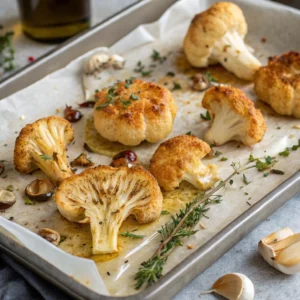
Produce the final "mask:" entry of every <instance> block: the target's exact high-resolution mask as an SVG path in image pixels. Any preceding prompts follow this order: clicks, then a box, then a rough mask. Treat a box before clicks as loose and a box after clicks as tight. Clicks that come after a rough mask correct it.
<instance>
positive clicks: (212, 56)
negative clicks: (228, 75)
mask: <svg viewBox="0 0 300 300" xmlns="http://www.w3.org/2000/svg"><path fill="white" fill-rule="evenodd" d="M246 34H247V23H246V20H245V17H244V15H243V12H242V10H241V9H240V8H239V7H238V6H237V5H236V4H234V3H231V2H218V3H216V4H214V5H213V6H212V7H210V8H209V9H208V10H206V11H204V12H202V13H200V14H198V15H196V16H195V17H194V19H193V20H192V22H191V25H190V27H189V29H188V32H187V34H186V36H185V39H184V44H183V47H184V51H185V54H186V56H187V59H188V60H189V62H190V63H191V64H192V65H193V66H194V67H207V66H208V65H210V64H216V63H218V62H219V63H220V64H221V65H223V67H224V68H225V69H227V70H228V71H230V72H232V73H234V74H235V75H236V76H237V77H239V78H241V79H245V80H252V79H253V75H254V73H255V71H256V70H257V69H258V68H259V67H260V66H261V64H260V62H259V61H258V60H257V59H256V58H255V57H254V56H253V55H252V53H251V51H250V50H249V48H248V47H247V45H246V44H245V42H244V38H245V35H246Z"/></svg>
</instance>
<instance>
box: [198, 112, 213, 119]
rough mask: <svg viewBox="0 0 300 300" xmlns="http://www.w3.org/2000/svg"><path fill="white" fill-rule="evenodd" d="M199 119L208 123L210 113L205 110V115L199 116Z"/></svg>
mask: <svg viewBox="0 0 300 300" xmlns="http://www.w3.org/2000/svg"><path fill="white" fill-rule="evenodd" d="M200 117H201V118H202V119H203V120H205V121H209V120H211V116H210V113H209V111H208V110H207V111H206V113H205V114H200Z"/></svg>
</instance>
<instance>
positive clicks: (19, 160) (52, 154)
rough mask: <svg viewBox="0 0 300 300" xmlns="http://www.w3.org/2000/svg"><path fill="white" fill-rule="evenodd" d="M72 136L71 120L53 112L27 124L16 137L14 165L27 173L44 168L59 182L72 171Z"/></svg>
mask: <svg viewBox="0 0 300 300" xmlns="http://www.w3.org/2000/svg"><path fill="white" fill-rule="evenodd" d="M73 139H74V132H73V128H72V125H71V123H70V122H68V121H67V120H65V119H63V118H60V117H54V116H52V117H48V118H43V119H40V120H37V121H36V122H34V123H32V124H27V125H26V126H25V127H24V128H23V129H22V130H21V132H20V134H19V136H18V137H17V139H16V144H15V151H14V165H15V169H16V170H17V171H18V172H20V173H25V174H28V173H31V172H33V171H35V170H37V169H41V170H42V171H43V172H44V173H45V174H46V175H47V176H48V177H49V178H50V179H51V180H52V181H53V182H55V183H58V184H59V183H60V182H61V181H63V180H64V179H65V178H67V177H69V176H71V175H73V173H72V171H71V169H70V166H69V163H68V160H67V156H66V144H69V143H70V142H71V141H72V140H73Z"/></svg>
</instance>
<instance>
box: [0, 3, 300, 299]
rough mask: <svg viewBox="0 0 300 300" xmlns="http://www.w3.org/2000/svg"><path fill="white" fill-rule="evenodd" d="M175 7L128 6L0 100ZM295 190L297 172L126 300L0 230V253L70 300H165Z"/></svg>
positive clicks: (21, 78)
mask: <svg viewBox="0 0 300 300" xmlns="http://www.w3.org/2000/svg"><path fill="white" fill-rule="evenodd" d="M175 2H176V0H164V1H161V0H144V1H140V2H138V3H137V4H134V5H132V6H130V7H129V8H127V9H125V10H123V11H122V12H120V13H119V14H117V15H115V16H113V17H111V18H109V19H107V20H105V21H104V22H102V23H100V24H98V25H96V26H95V27H93V28H91V29H90V30H88V31H87V32H85V33H83V34H81V35H79V36H77V37H75V38H73V39H71V40H69V41H67V42H66V43H64V44H62V45H61V46H59V47H57V48H56V49H54V50H53V51H51V52H50V53H48V54H46V55H45V56H44V57H41V58H39V59H38V60H36V61H35V62H34V63H33V64H31V65H30V66H28V67H26V68H23V69H21V70H19V71H18V72H17V73H15V74H13V76H10V77H8V78H6V79H5V80H4V81H2V83H0V99H1V98H4V97H7V96H8V95H10V94H12V93H14V92H16V91H18V90H20V89H22V88H25V87H26V86H28V85H30V84H32V83H34V82H35V81H37V80H39V79H40V78H42V77H44V76H45V75H47V74H49V73H50V72H53V71H55V70H57V69H59V68H62V67H64V66H65V65H66V64H68V63H69V62H70V61H71V60H73V59H74V58H76V57H78V56H79V55H81V54H83V53H85V52H87V51H89V50H91V49H93V48H96V47H98V46H99V41H101V43H100V44H102V45H105V46H110V45H112V44H113V43H115V42H116V41H118V40H119V39H120V38H121V37H123V36H124V35H126V34H128V33H129V32H130V31H131V30H133V29H134V28H136V27H137V26H138V25H140V24H144V23H148V22H153V21H155V20H157V19H158V18H159V17H160V16H161V15H162V14H163V12H164V11H165V10H166V9H167V8H168V7H170V6H171V5H172V4H173V3H175ZM299 191H300V171H298V172H296V173H295V174H294V175H293V176H291V177H290V178H289V179H287V180H286V181H285V182H283V183H282V184H281V185H279V186H278V187H277V188H276V189H274V190H273V191H272V192H270V193H269V194H268V195H266V196H265V197H264V198H263V199H262V200H260V201H259V202H258V203H256V204H255V205H253V206H252V207H250V208H249V209H248V210H247V211H246V212H245V213H243V214H242V215H241V216H239V217H238V218H237V219H235V220H234V221H233V222H231V223H230V224H229V225H228V226H226V227H225V228H224V229H223V230H222V231H220V232H219V233H218V234H217V235H215V236H214V237H212V238H211V239H210V240H209V241H208V242H207V243H205V244H204V245H203V246H202V247H200V248H199V249H198V250H197V251H195V252H194V253H193V254H191V255H190V256H189V257H188V258H186V259H185V260H184V261H182V262H181V263H180V264H179V265H177V266H176V267H175V268H174V269H172V270H171V271H170V272H168V273H167V274H166V275H165V276H164V277H163V278H161V279H160V280H159V281H158V282H157V283H155V284H153V285H152V286H151V287H149V288H148V289H146V290H145V291H143V292H140V293H138V294H136V295H133V296H128V297H110V296H100V295H99V294H97V293H95V292H93V291H92V290H90V289H88V288H87V287H85V286H83V285H81V284H80V283H78V282H77V281H75V280H73V279H72V278H70V277H69V276H67V275H66V274H64V273H63V272H61V271H59V270H58V269H57V268H56V267H55V266H54V265H52V264H50V263H48V262H47V261H45V260H43V259H42V258H41V257H39V256H38V255H36V254H35V253H33V252H32V251H30V250H28V249H27V248H25V247H24V246H22V245H21V244H20V243H18V242H16V241H15V240H14V239H12V238H11V237H9V234H7V233H5V232H3V231H2V232H1V231H0V250H2V251H4V252H6V253H8V254H9V255H11V256H12V257H13V258H15V259H16V260H18V261H19V262H21V263H22V264H24V265H25V266H27V267H28V268H30V269H32V270H33V271H34V272H36V273H37V274H39V275H40V276H41V277H43V278H45V279H46V280H48V281H49V282H51V283H52V284H54V285H56V286H57V287H59V288H60V289H61V290H63V291H65V292H66V293H67V294H69V295H70V296H72V297H74V298H75V299H107V300H110V299H170V298H171V297H172V296H174V295H175V294H176V293H178V292H179V291H180V290H181V289H182V288H183V287H184V286H185V285H186V284H188V283H189V282H190V281H191V280H193V279H194V278H195V277H196V276H197V275H198V274H200V273H201V272H203V271H204V270H205V269H206V268H208V267H209V266H210V265H212V264H213V263H214V262H215V261H216V260H217V259H218V258H220V257H221V256H222V255H223V254H224V253H226V252H227V251H228V250H229V249H230V248H231V247H233V246H234V245H235V244H236V243H237V242H238V241H240V240H241V239H242V238H243V237H244V236H245V235H246V234H248V233H249V232H250V231H251V230H252V229H253V228H254V227H256V226H257V225H258V224H260V223H261V222H262V221H263V220H265V219H266V218H267V217H268V216H270V215H271V214H272V213H274V212H275V211H276V210H277V209H278V208H279V207H280V206H282V205H283V204H284V203H285V202H286V201H288V200H289V199H290V198H292V197H293V196H294V195H295V194H296V193H297V192H299Z"/></svg>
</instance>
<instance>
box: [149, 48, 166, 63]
mask: <svg viewBox="0 0 300 300" xmlns="http://www.w3.org/2000/svg"><path fill="white" fill-rule="evenodd" d="M151 58H152V60H153V61H159V62H160V63H161V64H162V63H163V62H165V60H166V59H167V57H166V56H161V54H160V53H159V52H158V51H157V50H153V52H152V55H151Z"/></svg>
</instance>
